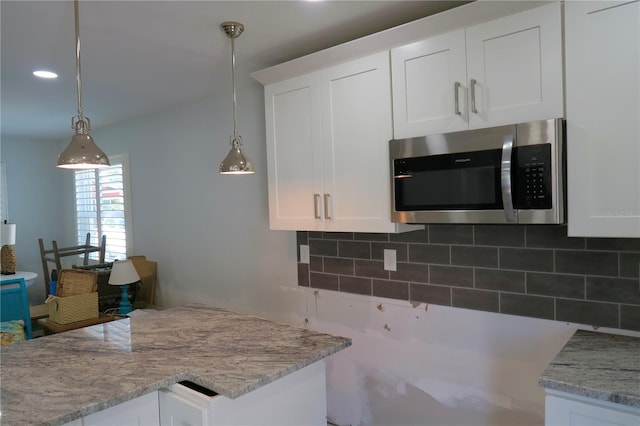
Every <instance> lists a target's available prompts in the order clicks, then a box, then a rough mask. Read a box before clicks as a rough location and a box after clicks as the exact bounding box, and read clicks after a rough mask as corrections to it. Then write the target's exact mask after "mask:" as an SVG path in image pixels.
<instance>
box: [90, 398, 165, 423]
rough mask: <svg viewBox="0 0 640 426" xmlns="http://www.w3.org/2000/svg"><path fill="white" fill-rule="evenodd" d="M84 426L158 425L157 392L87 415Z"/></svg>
mask: <svg viewBox="0 0 640 426" xmlns="http://www.w3.org/2000/svg"><path fill="white" fill-rule="evenodd" d="M82 424H83V425H84V426H101V425H104V426H154V425H159V424H160V417H159V405H158V392H150V393H148V394H146V395H143V396H140V397H138V398H135V399H132V400H130V401H127V402H123V403H122V404H118V405H115V406H113V407H110V408H107V409H106V410H102V411H98V412H97V413H94V414H89V415H88V416H86V417H84V418H83V419H82Z"/></svg>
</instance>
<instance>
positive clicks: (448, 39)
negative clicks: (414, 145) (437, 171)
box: [391, 29, 469, 139]
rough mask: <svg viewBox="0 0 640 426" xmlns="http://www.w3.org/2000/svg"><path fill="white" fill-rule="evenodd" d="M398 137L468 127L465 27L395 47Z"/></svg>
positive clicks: (394, 107)
mask: <svg viewBox="0 0 640 426" xmlns="http://www.w3.org/2000/svg"><path fill="white" fill-rule="evenodd" d="M391 69H392V71H391V73H392V75H393V79H392V84H393V116H394V136H395V138H396V139H402V138H408V137H413V136H424V135H429V134H433V133H441V132H453V131H456V130H465V129H467V128H468V126H469V125H468V120H469V114H468V110H467V98H466V94H467V90H466V80H467V68H466V53H465V32H464V29H461V30H457V31H452V32H450V33H446V34H442V35H439V36H435V37H432V38H429V39H427V40H423V41H419V42H417V43H412V44H408V45H406V46H402V47H399V48H397V49H392V50H391Z"/></svg>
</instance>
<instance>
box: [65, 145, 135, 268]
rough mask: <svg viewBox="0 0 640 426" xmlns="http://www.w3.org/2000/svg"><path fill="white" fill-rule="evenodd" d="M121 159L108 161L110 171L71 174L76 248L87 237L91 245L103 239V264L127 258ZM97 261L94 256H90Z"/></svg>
mask: <svg viewBox="0 0 640 426" xmlns="http://www.w3.org/2000/svg"><path fill="white" fill-rule="evenodd" d="M124 160H125V158H124V157H122V156H117V157H111V158H110V161H111V167H107V168H104V169H95V170H78V171H76V172H75V199H76V238H77V241H78V245H83V244H84V243H85V241H86V237H87V233H90V234H91V245H92V246H98V245H100V238H101V236H102V235H106V236H107V247H106V254H105V262H112V261H113V260H115V259H126V258H127V246H128V244H127V241H128V238H127V235H128V233H129V232H130V231H129V228H130V224H129V223H128V221H127V218H128V217H129V215H128V214H127V209H128V204H129V202H128V190H127V188H128V186H127V182H126V180H127V176H128V173H127V170H126V164H125V161H124ZM90 258H91V259H94V260H98V253H91V255H90Z"/></svg>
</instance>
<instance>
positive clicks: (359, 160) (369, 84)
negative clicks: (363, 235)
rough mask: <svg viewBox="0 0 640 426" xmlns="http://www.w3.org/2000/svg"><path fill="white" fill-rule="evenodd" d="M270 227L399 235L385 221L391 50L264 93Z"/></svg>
mask: <svg viewBox="0 0 640 426" xmlns="http://www.w3.org/2000/svg"><path fill="white" fill-rule="evenodd" d="M265 99H266V101H265V102H266V105H265V108H266V121H267V122H266V129H267V165H268V169H269V170H268V176H269V221H270V227H271V229H288V230H300V231H305V230H310V231H313V230H319V231H334V232H399V231H407V230H411V229H417V227H416V226H408V225H399V224H394V223H391V207H390V203H391V198H390V197H391V196H390V186H391V184H390V171H389V140H390V139H391V138H392V115H391V78H390V70H389V52H382V53H379V54H375V55H371V56H368V57H365V58H361V59H357V60H354V61H351V62H348V63H345V64H341V65H337V66H334V67H331V68H327V69H324V70H321V71H318V72H315V73H312V74H308V75H304V76H301V77H297V78H294V79H291V80H286V81H284V82H281V83H276V84H272V85H269V86H267V87H266V88H265Z"/></svg>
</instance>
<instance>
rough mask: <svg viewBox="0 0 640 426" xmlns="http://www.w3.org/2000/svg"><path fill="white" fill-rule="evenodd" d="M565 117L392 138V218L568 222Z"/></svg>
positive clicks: (454, 221) (420, 221) (472, 221)
mask: <svg viewBox="0 0 640 426" xmlns="http://www.w3.org/2000/svg"><path fill="white" fill-rule="evenodd" d="M564 146H565V144H564V121H563V120H562V119H560V118H558V119H552V120H543V121H534V122H530V123H521V124H514V125H509V126H500V127H492V128H486V129H477V130H465V131H461V132H453V133H446V134H439V135H430V136H424V137H418V138H409V139H395V140H391V141H390V142H389V154H390V161H391V206H392V207H391V220H392V221H393V222H400V223H524V224H538V223H552V224H553V223H555V224H558V223H564V222H565V204H566V201H565V190H564V187H565V180H566V173H565V155H564Z"/></svg>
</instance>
